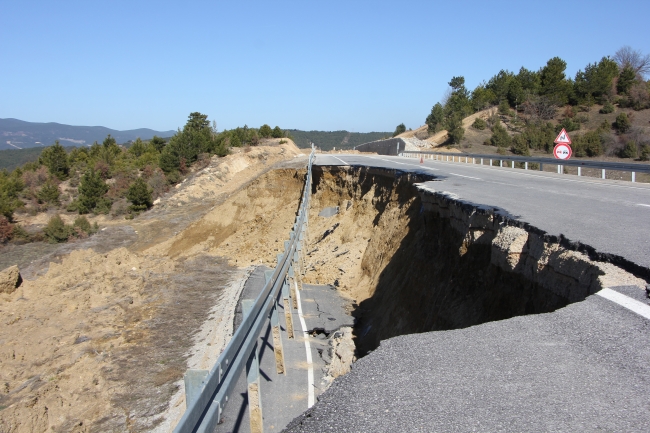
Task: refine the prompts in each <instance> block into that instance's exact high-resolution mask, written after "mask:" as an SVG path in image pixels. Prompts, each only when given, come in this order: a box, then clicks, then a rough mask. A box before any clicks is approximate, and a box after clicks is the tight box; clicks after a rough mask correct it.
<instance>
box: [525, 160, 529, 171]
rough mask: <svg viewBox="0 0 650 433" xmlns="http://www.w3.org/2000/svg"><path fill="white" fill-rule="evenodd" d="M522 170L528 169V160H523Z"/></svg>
mask: <svg viewBox="0 0 650 433" xmlns="http://www.w3.org/2000/svg"><path fill="white" fill-rule="evenodd" d="M524 170H528V161H526V162H524Z"/></svg>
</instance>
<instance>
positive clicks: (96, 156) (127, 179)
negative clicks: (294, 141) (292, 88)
mask: <svg viewBox="0 0 650 433" xmlns="http://www.w3.org/2000/svg"><path fill="white" fill-rule="evenodd" d="M284 136H285V131H283V130H282V129H280V127H278V126H276V127H275V128H271V127H270V126H269V125H267V124H264V125H262V126H261V127H260V128H249V127H248V126H246V125H245V126H244V127H237V128H235V129H231V130H224V131H221V132H218V131H217V129H216V123H214V122H213V123H212V124H211V123H210V121H209V120H208V116H207V115H205V114H202V113H199V112H193V113H190V115H189V117H188V120H187V123H186V124H185V126H184V127H183V128H182V129H180V128H179V129H178V131H177V132H176V134H174V136H173V137H171V138H170V139H169V140H168V141H166V140H165V139H163V138H160V137H157V136H154V137H153V138H152V139H151V140H149V141H142V140H141V139H139V138H138V139H137V140H135V141H134V142H133V143H131V145H130V146H129V147H128V148H127V147H126V146H121V145H118V144H117V142H116V141H115V138H113V137H111V136H110V135H108V136H107V137H106V138H105V139H104V141H103V142H102V143H101V144H100V143H97V142H95V143H93V144H92V145H91V146H89V147H79V148H73V149H71V150H69V151H67V150H66V149H65V148H64V147H63V146H62V145H61V144H60V143H59V142H58V141H56V142H55V143H54V145H52V146H49V147H46V148H45V149H43V150H42V151H41V154H40V155H39V158H38V160H37V161H34V162H28V163H26V164H24V165H23V166H22V167H19V168H16V169H14V170H12V171H8V170H6V169H5V170H1V171H0V243H3V242H6V241H8V240H10V239H12V238H16V237H17V238H22V239H25V240H34V236H32V235H30V234H28V233H27V232H26V231H25V230H24V229H23V228H22V227H20V226H18V225H17V224H15V220H14V213H15V212H29V213H36V212H42V211H46V210H48V209H59V210H65V211H68V212H75V213H78V214H79V215H81V216H83V215H85V214H89V213H94V214H99V213H103V214H109V213H110V214H112V215H113V216H118V215H125V216H126V217H127V218H132V217H133V216H135V215H137V214H138V213H140V212H142V211H145V210H147V209H150V208H151V207H152V205H153V201H154V199H155V198H157V197H159V196H161V195H162V194H163V193H165V192H166V191H167V190H168V189H169V187H170V186H171V185H173V184H175V183H178V182H180V181H181V180H182V178H183V176H185V175H186V174H187V173H188V172H189V171H190V169H191V168H192V166H194V165H198V166H201V165H203V166H207V164H208V163H209V160H210V158H211V157H212V156H214V155H218V156H225V155H227V154H228V153H229V149H230V148H231V147H240V146H247V145H250V146H255V145H258V144H259V143H260V141H261V140H263V139H268V138H282V137H284ZM63 182H66V188H65V189H64V188H62V185H61V184H62V183H63ZM95 231H96V227H92V226H89V223H88V221H87V219H86V218H85V217H80V218H78V220H77V221H76V222H75V224H74V225H73V226H66V225H65V224H63V221H62V220H61V218H60V217H59V216H58V215H57V216H55V217H53V218H52V219H51V220H50V223H49V224H48V227H46V229H45V230H44V231H43V233H41V234H37V236H36V240H38V238H39V236H40V237H42V236H45V237H46V238H47V239H48V240H50V241H53V242H61V241H64V240H66V239H68V238H71V237H80V236H87V235H90V234H92V233H94V232H95Z"/></svg>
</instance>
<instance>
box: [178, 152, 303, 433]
mask: <svg viewBox="0 0 650 433" xmlns="http://www.w3.org/2000/svg"><path fill="white" fill-rule="evenodd" d="M313 160H314V147H313V145H312V151H311V153H310V155H309V164H308V166H307V177H306V179H305V189H304V193H303V196H302V201H301V204H300V208H299V211H298V215H297V217H296V221H295V224H294V226H293V229H292V230H291V233H290V235H289V240H288V241H285V243H284V245H285V248H284V252H283V253H282V254H278V264H277V266H276V268H275V270H274V271H273V273H272V275H271V276H270V278H269V276H268V275H267V281H266V284H265V285H264V288H263V289H262V292H261V293H260V294H259V295H258V297H257V298H256V299H255V301H254V302H253V303H252V305H247V306H244V309H245V310H248V311H244V319H243V321H242V323H241V325H240V326H239V328H237V331H236V332H235V333H234V335H233V336H232V339H231V340H230V342H229V343H228V345H227V346H226V348H225V349H224V351H223V352H222V353H221V355H220V356H219V359H217V362H216V364H215V365H214V367H213V368H212V369H211V370H210V371H209V372H208V371H207V370H188V372H187V373H186V375H185V389H186V405H187V407H186V410H185V414H184V415H183V417H182V418H181V420H180V421H179V423H178V425H177V426H176V428H175V429H174V433H190V432H210V433H211V432H212V431H213V430H214V428H215V427H216V425H217V424H218V423H219V420H220V419H221V417H222V414H223V410H224V408H225V406H226V404H227V403H228V399H229V397H230V395H231V393H232V392H233V389H234V387H235V385H236V384H237V380H238V379H239V377H240V375H241V374H242V372H243V370H244V367H246V370H247V371H246V373H247V377H248V383H249V391H250V390H251V385H255V382H256V381H257V387H258V388H257V390H256V391H257V392H256V394H257V398H258V399H259V394H260V393H259V362H258V356H257V355H258V351H259V349H258V339H259V336H260V333H261V332H262V330H263V329H264V324H265V323H266V321H267V319H269V315H270V319H271V325H272V326H274V327H275V326H276V323H277V306H278V301H279V300H280V298H281V297H284V298H285V300H286V299H288V297H289V293H290V292H289V284H288V278H289V277H293V276H294V275H295V271H294V270H295V269H298V268H299V257H300V256H299V254H300V251H301V250H302V245H301V242H302V240H303V237H304V235H305V231H306V228H307V213H308V211H309V199H310V193H311V179H312V163H313ZM270 272H271V271H269V273H270ZM285 305H287V303H285ZM277 328H278V330H279V325H278V326H277ZM280 346H281V342H280ZM277 349H278V348H277V347H274V350H277ZM280 350H281V348H280ZM276 359H277V357H276ZM282 359H283V357H282ZM276 367H278V369H279V368H280V367H279V366H277V365H276ZM282 368H284V366H282ZM251 400H253V401H251ZM258 402H259V401H258ZM252 403H254V399H251V393H250V392H249V407H250V406H251V405H252ZM259 416H260V417H261V412H260V414H259Z"/></svg>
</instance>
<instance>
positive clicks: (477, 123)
mask: <svg viewBox="0 0 650 433" xmlns="http://www.w3.org/2000/svg"><path fill="white" fill-rule="evenodd" d="M472 128H474V129H478V130H479V131H482V130H484V129H485V128H487V123H486V122H485V120H483V119H481V118H480V117H477V118H476V120H474V123H472Z"/></svg>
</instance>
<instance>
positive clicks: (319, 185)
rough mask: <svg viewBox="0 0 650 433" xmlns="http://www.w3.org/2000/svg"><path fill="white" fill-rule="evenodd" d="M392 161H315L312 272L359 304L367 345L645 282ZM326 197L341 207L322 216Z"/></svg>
mask: <svg viewBox="0 0 650 433" xmlns="http://www.w3.org/2000/svg"><path fill="white" fill-rule="evenodd" d="M421 180H423V179H418V178H414V177H412V175H405V174H402V173H399V172H396V171H392V170H380V169H361V168H353V167H352V168H351V167H336V168H330V169H321V168H316V169H315V170H314V196H313V197H314V198H313V200H312V210H311V214H310V242H309V245H308V249H307V251H308V252H309V253H310V254H309V255H308V263H309V265H308V273H307V275H306V277H305V280H306V281H307V282H318V283H321V284H322V283H330V284H337V285H338V286H339V289H340V290H341V292H343V293H344V294H347V295H348V296H350V297H351V298H352V299H353V300H354V301H355V302H356V304H357V305H358V308H357V309H356V311H355V316H356V317H357V319H358V321H357V324H356V327H355V335H356V337H357V340H356V342H357V352H358V354H359V355H363V354H364V353H365V352H366V351H368V350H372V349H374V348H375V347H377V345H378V344H379V342H380V341H381V340H383V339H386V338H390V337H393V336H396V335H401V334H407V333H415V332H425V331H432V330H446V329H456V328H463V327H467V326H471V325H475V324H479V323H484V322H488V321H493V320H502V319H506V318H509V317H513V316H517V315H524V314H537V313H544V312H550V311H554V310H555V309H557V308H561V307H563V306H565V305H567V304H569V303H571V302H578V301H581V300H583V299H585V297H586V296H588V295H590V294H593V293H595V292H596V291H598V290H600V289H601V288H602V287H608V286H615V285H624V284H625V285H637V286H638V287H639V290H643V288H644V286H645V281H643V280H641V279H639V278H636V277H634V276H633V275H630V274H629V273H627V272H625V271H623V270H622V269H619V268H617V267H615V266H614V265H612V264H610V263H604V262H597V261H593V260H591V259H590V258H589V257H588V256H587V255H586V254H584V253H582V252H579V251H574V250H572V249H571V247H570V246H567V245H563V244H561V243H560V242H559V239H558V238H556V237H554V236H550V235H548V234H545V233H542V232H540V231H538V230H535V229H533V228H527V229H524V228H522V227H519V225H520V224H519V223H518V222H517V221H514V220H510V219H509V218H508V217H507V216H503V215H500V214H498V213H495V211H494V210H492V209H481V208H476V207H474V206H470V205H466V204H463V203H461V202H458V201H456V200H454V199H450V198H449V197H446V196H444V195H441V194H439V193H436V192H435V191H432V190H429V189H427V188H424V187H420V186H418V185H417V182H419V181H421ZM327 206H339V209H340V213H339V214H338V215H336V216H333V217H330V218H323V217H318V216H317V212H318V211H319V210H320V209H322V208H324V207H327Z"/></svg>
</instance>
